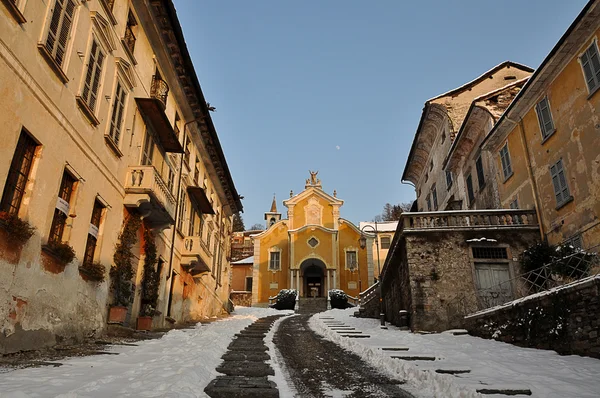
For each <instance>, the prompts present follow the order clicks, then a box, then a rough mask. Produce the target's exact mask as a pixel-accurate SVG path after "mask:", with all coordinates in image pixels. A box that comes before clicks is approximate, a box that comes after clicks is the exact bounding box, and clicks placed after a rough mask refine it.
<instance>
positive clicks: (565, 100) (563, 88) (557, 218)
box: [497, 30, 600, 247]
mask: <svg viewBox="0 0 600 398" xmlns="http://www.w3.org/2000/svg"><path fill="white" fill-rule="evenodd" d="M599 36H600V30H598V31H596V32H595V34H594V35H593V37H591V38H589V40H587V42H586V43H585V45H584V46H582V47H581V48H580V49H579V51H577V53H576V54H577V55H576V56H574V57H573V58H572V59H571V60H570V61H569V63H568V64H567V65H566V67H565V68H564V69H563V70H562V71H561V72H560V73H559V74H558V76H557V77H556V78H555V79H554V80H553V81H552V82H551V84H550V85H549V87H548V88H547V89H546V91H545V92H542V93H541V94H540V95H539V98H538V99H537V100H536V101H535V103H537V102H539V101H540V100H541V99H542V98H543V97H544V96H547V97H548V101H549V103H550V110H551V113H552V119H553V122H554V125H555V128H556V131H555V132H554V133H553V134H552V135H551V136H549V137H548V138H547V139H546V140H545V141H544V140H543V137H542V134H541V130H540V125H539V122H538V117H537V114H536V110H535V106H533V107H531V108H530V109H529V110H528V111H527V113H526V114H525V115H524V116H523V123H522V126H523V131H524V135H525V139H526V141H527V145H528V148H529V156H530V158H531V166H532V170H533V175H534V178H535V183H536V185H537V193H538V197H539V202H540V206H541V208H540V214H541V216H542V222H543V228H544V232H545V233H546V235H547V237H548V240H549V242H550V243H554V244H555V243H560V242H562V241H563V240H565V239H568V238H570V237H572V236H574V235H576V234H579V233H581V234H582V237H583V241H584V246H585V247H592V246H595V245H598V244H600V228H599V227H598V223H599V220H598V214H600V152H599V151H598V147H599V146H600V134H599V133H598V127H597V126H598V115H597V112H596V109H597V108H598V106H599V105H600V93H598V92H596V93H593V94H591V95H590V93H589V91H588V88H587V85H586V83H585V78H584V74H583V70H582V67H581V64H580V61H579V56H580V54H581V53H583V52H584V51H585V50H586V49H587V48H588V47H589V45H590V44H592V42H593V40H597V38H598V37H599ZM519 134H520V131H519V127H518V126H516V127H515V128H513V130H512V131H511V133H510V134H509V136H508V141H509V149H510V155H511V160H512V165H513V170H514V175H513V176H512V177H511V178H510V179H509V180H508V181H507V182H506V183H502V181H500V184H499V185H500V187H499V190H500V196H501V200H502V203H503V205H506V207H508V203H509V202H510V201H512V200H513V199H514V197H515V195H518V197H519V205H520V207H521V208H531V207H533V206H534V197H533V194H532V193H531V187H530V185H529V183H528V182H527V180H528V175H527V168H526V165H525V161H524V160H525V156H526V155H525V150H524V145H523V143H522V142H521V138H520V137H519ZM499 149H500V148H497V150H499ZM559 159H562V161H563V166H564V169H565V173H566V177H567V184H568V186H569V190H570V193H571V195H572V196H573V200H572V201H571V202H570V203H567V204H565V205H563V206H562V207H559V208H557V203H556V199H555V195H554V188H553V185H552V178H551V173H550V166H551V165H553V164H555V163H556V162H557V161H558V160H559ZM498 162H499V160H498ZM500 170H501V168H500Z"/></svg>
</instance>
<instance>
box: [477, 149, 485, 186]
mask: <svg viewBox="0 0 600 398" xmlns="http://www.w3.org/2000/svg"><path fill="white" fill-rule="evenodd" d="M475 168H476V169H477V182H478V183H479V189H482V188H483V187H484V186H485V175H484V174H483V161H482V160H481V155H479V156H478V157H477V160H476V161H475Z"/></svg>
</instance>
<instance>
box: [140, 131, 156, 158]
mask: <svg viewBox="0 0 600 398" xmlns="http://www.w3.org/2000/svg"><path fill="white" fill-rule="evenodd" d="M153 156H154V139H153V138H152V135H151V134H150V131H148V130H146V137H145V138H144V147H143V148H142V164H143V165H146V166H150V165H152V157H153Z"/></svg>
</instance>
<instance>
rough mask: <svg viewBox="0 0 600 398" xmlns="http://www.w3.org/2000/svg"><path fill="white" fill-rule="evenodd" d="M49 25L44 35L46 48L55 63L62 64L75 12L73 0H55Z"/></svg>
mask: <svg viewBox="0 0 600 398" xmlns="http://www.w3.org/2000/svg"><path fill="white" fill-rule="evenodd" d="M51 13H52V17H51V18H50V26H49V27H48V36H47V37H46V50H48V52H49V53H50V54H51V55H52V58H53V59H54V60H55V61H56V63H57V64H59V65H62V63H63V61H64V57H65V52H66V49H67V43H68V41H69V33H70V31H71V25H72V24H73V15H74V14H75V3H74V2H73V0H56V2H55V3H54V8H53V9H52V11H51Z"/></svg>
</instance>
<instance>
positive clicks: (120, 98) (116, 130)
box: [109, 81, 125, 144]
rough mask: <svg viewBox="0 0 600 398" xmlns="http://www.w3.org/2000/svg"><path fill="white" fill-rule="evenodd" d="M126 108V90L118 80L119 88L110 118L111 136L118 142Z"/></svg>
mask: <svg viewBox="0 0 600 398" xmlns="http://www.w3.org/2000/svg"><path fill="white" fill-rule="evenodd" d="M124 109H125V90H123V87H122V86H121V83H120V82H118V81H117V90H116V92H115V102H114V104H113V111H112V116H111V119H110V134H109V135H110V137H111V138H112V139H113V141H114V142H115V143H116V144H118V143H119V140H120V139H121V123H122V120H123V110H124Z"/></svg>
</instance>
